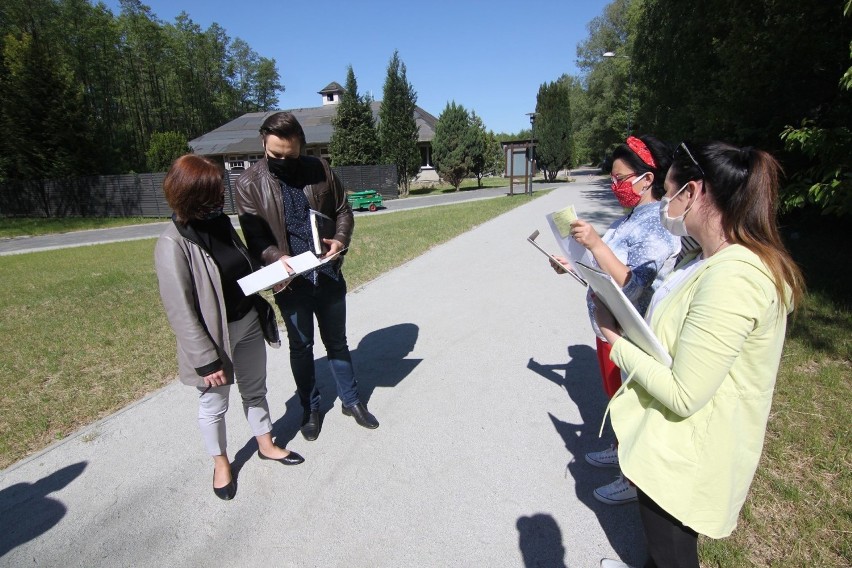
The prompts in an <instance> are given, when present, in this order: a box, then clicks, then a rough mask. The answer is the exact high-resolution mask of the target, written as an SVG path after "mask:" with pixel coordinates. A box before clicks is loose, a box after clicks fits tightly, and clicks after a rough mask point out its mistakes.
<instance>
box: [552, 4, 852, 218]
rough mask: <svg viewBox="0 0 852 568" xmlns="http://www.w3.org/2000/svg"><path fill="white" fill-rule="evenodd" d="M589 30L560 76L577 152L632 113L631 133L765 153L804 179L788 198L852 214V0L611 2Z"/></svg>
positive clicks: (603, 148) (617, 134) (617, 132)
mask: <svg viewBox="0 0 852 568" xmlns="http://www.w3.org/2000/svg"><path fill="white" fill-rule="evenodd" d="M588 29H589V36H588V38H587V39H586V40H585V41H584V42H583V43H581V45H579V46H578V49H577V55H578V64H579V67H580V69H581V71H582V74H581V76H579V77H575V78H568V79H567V80H569V81H570V82H571V83H572V85H573V86H572V116H573V117H574V119H573V122H574V124H575V126H576V130H575V134H574V135H575V148H576V149H577V151H578V153H582V156H581V159H586V160H593V161H595V162H597V161H598V160H601V159H602V158H603V157H604V155H605V154H606V152H607V151H609V150H610V149H611V148H612V147H613V146H614V145H615V144H617V143H619V142H620V141H621V140H622V139H623V138H624V133H625V126H626V124H627V122H628V115H627V113H628V112H630V113H631V117H630V118H632V131H633V132H634V133H636V132H650V133H653V134H656V135H657V136H659V137H661V138H663V139H667V140H669V141H673V142H677V141H680V140H681V139H684V138H686V139H690V138H691V139H720V140H726V141H729V142H732V143H734V144H737V145H742V146H746V145H752V146H756V147H759V148H762V149H765V150H768V151H770V152H772V153H774V154H775V155H776V156H777V157H778V158H779V159H781V161H782V163H783V165H784V167H785V170H786V171H787V174H788V176H789V179H792V180H793V181H798V182H801V183H799V184H798V186H797V184H796V183H793V184H789V188H788V194H787V196H786V197H787V204H788V205H790V204H806V203H813V204H817V205H818V206H820V207H829V208H830V211H831V212H834V213H842V212H843V211H846V212H847V213H848V212H852V200H850V199H849V198H848V194H849V193H850V189H849V181H848V180H849V178H850V177H852V172H850V164H849V160H848V151H847V150H848V148H849V147H850V144H849V140H850V138H851V137H850V125H852V90H850V89H849V88H848V85H846V84H845V83H841V78H842V77H843V76H844V73H845V72H848V71H847V70H848V69H849V68H850V55H852V54H850V42H852V13H850V2H849V0H754V1H751V2H740V1H737V0H707V1H705V2H693V1H690V0H613V1H612V2H611V3H610V4H609V5H607V7H606V8H605V9H604V12H603V13H602V14H601V16H599V17H598V18H596V19H595V20H593V21H592V22H591V23H590V25H589V28H588ZM607 51H612V52H614V53H615V54H617V55H619V56H620V57H610V58H604V57H603V54H604V52H607ZM838 145H841V146H842V147H843V150H842V151H840V152H837V151H836V150H837V148H838ZM827 156H835V157H834V158H829V159H826V157H827ZM844 156H847V157H844ZM826 172H829V173H828V174H827V173H826ZM844 184H845V185H844ZM837 187H845V188H846V190H845V194H844V193H843V192H840V191H837V190H836V188H837ZM814 188H816V189H814ZM832 188H834V190H833V192H832V191H828V190H829V189H832ZM789 191H792V193H789ZM843 195H846V196H847V198H846V202H845V204H844V203H838V202H837V201H836V200H837V199H840V198H842V197H843ZM832 199H833V200H835V201H833V202H832V201H831V200H832Z"/></svg>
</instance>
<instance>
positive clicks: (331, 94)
mask: <svg viewBox="0 0 852 568" xmlns="http://www.w3.org/2000/svg"><path fill="white" fill-rule="evenodd" d="M314 100H316V99H314ZM325 100H327V101H328V102H330V103H333V102H334V93H329V94H327V95H326V96H325Z"/></svg>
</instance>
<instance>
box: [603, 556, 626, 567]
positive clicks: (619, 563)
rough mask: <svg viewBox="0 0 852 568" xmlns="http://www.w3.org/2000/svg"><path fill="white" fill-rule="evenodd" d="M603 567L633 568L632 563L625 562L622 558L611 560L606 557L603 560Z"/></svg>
mask: <svg viewBox="0 0 852 568" xmlns="http://www.w3.org/2000/svg"><path fill="white" fill-rule="evenodd" d="M601 568H633V567H632V566H631V565H630V564H625V563H624V562H622V561H621V560H610V559H609V558H604V559H602V560H601Z"/></svg>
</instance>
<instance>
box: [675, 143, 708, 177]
mask: <svg viewBox="0 0 852 568" xmlns="http://www.w3.org/2000/svg"><path fill="white" fill-rule="evenodd" d="M683 154H686V155H687V157H688V158H689V161H690V162H692V165H694V166H695V167H696V168H698V171H699V172H701V179H704V178H705V177H707V176H706V175H705V174H704V168H702V167H701V164H699V163H698V160H696V159H695V156H693V155H692V152H690V151H689V148H688V147H687V146H686V142H681V143H680V146H678V147H677V150H675V152H674V159H675V160H677V159H678V157H679V156H681V155H683Z"/></svg>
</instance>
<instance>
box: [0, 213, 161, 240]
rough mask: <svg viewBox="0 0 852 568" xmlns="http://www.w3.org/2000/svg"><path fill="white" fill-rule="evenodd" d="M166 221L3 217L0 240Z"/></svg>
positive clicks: (126, 218) (158, 219)
mask: <svg viewBox="0 0 852 568" xmlns="http://www.w3.org/2000/svg"><path fill="white" fill-rule="evenodd" d="M166 220H167V219H160V218H156V217H67V218H62V219H52V218H50V219H47V218H38V217H3V218H0V239H2V238H9V237H25V236H31V237H34V236H38V235H48V234H52V233H68V232H71V231H83V230H85V229H106V228H109V227H124V226H125V225H138V224H142V223H158V222H161V221H166Z"/></svg>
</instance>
